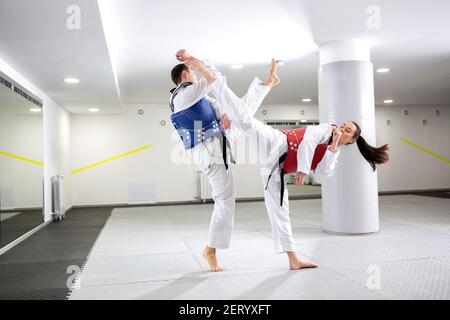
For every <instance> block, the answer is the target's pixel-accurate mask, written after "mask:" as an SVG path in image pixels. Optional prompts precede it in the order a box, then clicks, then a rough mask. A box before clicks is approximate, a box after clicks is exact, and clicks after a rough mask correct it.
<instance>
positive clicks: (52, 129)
mask: <svg viewBox="0 0 450 320" xmlns="http://www.w3.org/2000/svg"><path fill="white" fill-rule="evenodd" d="M0 70H1V71H2V72H3V73H4V74H6V75H7V76H8V77H10V78H11V79H13V80H14V81H16V82H17V83H19V84H20V85H21V86H22V87H24V88H25V89H27V90H28V91H29V92H31V93H32V94H34V95H36V96H38V97H39V98H40V99H42V100H43V104H44V113H43V118H44V119H43V127H44V137H43V144H44V215H45V221H48V220H50V218H51V215H52V212H51V177H52V176H54V175H56V174H62V175H64V176H65V177H66V180H65V189H64V191H65V193H64V198H63V205H64V206H66V207H69V206H71V205H72V199H71V193H72V188H71V176H70V161H71V158H70V145H69V143H70V114H69V113H68V112H67V111H66V110H64V109H63V108H62V107H61V106H60V105H59V104H58V103H57V102H56V101H54V100H53V99H51V98H50V97H49V96H47V95H46V94H45V93H44V92H43V91H41V90H40V89H39V88H37V87H36V86H35V85H33V84H32V83H30V82H29V81H28V80H27V79H26V78H25V77H23V76H22V75H21V74H20V73H19V72H18V71H16V70H14V69H13V68H12V67H11V66H10V65H8V64H7V63H6V62H5V61H3V60H1V59H0Z"/></svg>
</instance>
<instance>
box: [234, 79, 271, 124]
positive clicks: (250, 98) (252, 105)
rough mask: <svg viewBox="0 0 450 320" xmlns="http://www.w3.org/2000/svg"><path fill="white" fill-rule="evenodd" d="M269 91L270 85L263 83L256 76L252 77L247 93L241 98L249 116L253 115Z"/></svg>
mask: <svg viewBox="0 0 450 320" xmlns="http://www.w3.org/2000/svg"><path fill="white" fill-rule="evenodd" d="M269 91H270V87H268V86H266V85H265V84H263V83H262V81H261V80H260V79H258V78H257V77H255V78H254V79H253V81H252V83H251V84H250V87H249V88H248V90H247V93H246V94H245V96H243V97H242V99H241V100H242V102H243V103H244V105H245V106H246V107H247V109H248V112H249V114H250V115H251V116H254V115H255V113H256V111H257V110H258V108H259V107H260V106H261V103H262V102H263V100H264V98H265V97H266V96H267V94H268V93H269Z"/></svg>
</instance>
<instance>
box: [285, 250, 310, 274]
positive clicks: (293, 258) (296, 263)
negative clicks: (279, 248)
mask: <svg viewBox="0 0 450 320" xmlns="http://www.w3.org/2000/svg"><path fill="white" fill-rule="evenodd" d="M287 254H288V258H289V269H291V270H298V269H306V268H317V267H318V265H317V264H315V263H312V262H308V261H304V260H301V259H300V257H299V256H298V254H297V252H295V251H290V252H288V253H287Z"/></svg>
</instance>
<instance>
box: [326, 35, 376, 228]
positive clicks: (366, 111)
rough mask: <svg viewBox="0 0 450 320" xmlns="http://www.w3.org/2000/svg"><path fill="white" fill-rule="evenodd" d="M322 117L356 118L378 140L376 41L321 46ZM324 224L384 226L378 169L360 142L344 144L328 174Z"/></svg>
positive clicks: (368, 136)
mask: <svg viewBox="0 0 450 320" xmlns="http://www.w3.org/2000/svg"><path fill="white" fill-rule="evenodd" d="M319 120H320V122H321V123H323V122H330V123H335V124H338V125H339V124H341V123H343V122H348V121H355V122H356V123H358V125H359V126H360V127H361V135H362V136H363V137H364V138H365V139H366V141H367V142H368V143H369V144H371V145H376V143H375V103H374V85H373V65H372V63H371V62H370V45H369V44H368V43H367V42H364V41H361V40H346V41H338V42H331V43H327V44H324V45H323V46H321V47H320V67H319ZM322 215H323V229H324V231H325V232H328V233H335V234H367V233H374V232H378V231H379V214H378V181H377V172H376V171H375V172H372V167H371V166H370V164H369V163H368V162H367V161H366V160H365V159H364V158H363V156H362V155H361V153H360V152H359V150H358V147H357V145H356V143H355V144H352V145H346V146H343V147H342V151H341V154H340V155H339V159H338V163H337V165H336V170H335V173H334V175H333V176H332V177H330V178H327V179H322Z"/></svg>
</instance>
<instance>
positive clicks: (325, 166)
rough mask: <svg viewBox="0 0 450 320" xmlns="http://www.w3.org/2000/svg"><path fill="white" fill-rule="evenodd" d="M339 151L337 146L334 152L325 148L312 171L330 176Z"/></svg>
mask: <svg viewBox="0 0 450 320" xmlns="http://www.w3.org/2000/svg"><path fill="white" fill-rule="evenodd" d="M340 152H341V151H340V149H339V148H338V149H337V150H336V152H334V153H333V152H332V151H330V149H329V148H327V151H326V152H325V154H324V156H323V158H322V160H321V161H320V162H319V163H318V164H317V167H316V170H314V173H315V174H317V175H319V176H325V177H328V178H329V177H331V176H332V175H333V174H334V170H335V168H336V164H337V163H338V161H337V159H338V157H339V154H340Z"/></svg>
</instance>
